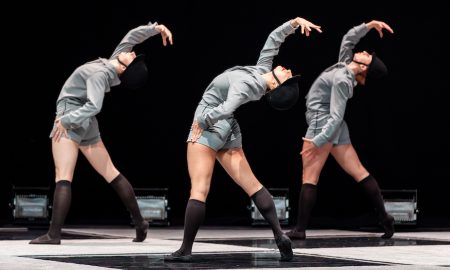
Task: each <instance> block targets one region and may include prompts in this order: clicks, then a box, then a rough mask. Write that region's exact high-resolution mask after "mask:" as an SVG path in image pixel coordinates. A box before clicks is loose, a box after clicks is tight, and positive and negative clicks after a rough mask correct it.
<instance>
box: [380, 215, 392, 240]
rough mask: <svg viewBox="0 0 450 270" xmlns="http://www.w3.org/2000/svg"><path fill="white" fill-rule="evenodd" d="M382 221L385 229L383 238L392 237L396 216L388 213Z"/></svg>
mask: <svg viewBox="0 0 450 270" xmlns="http://www.w3.org/2000/svg"><path fill="white" fill-rule="evenodd" d="M380 223H381V226H383V229H384V234H383V235H382V236H381V238H384V239H389V238H391V237H392V236H393V235H394V217H393V216H391V215H389V214H388V215H387V216H386V218H384V219H383V220H382V221H381V222H380Z"/></svg>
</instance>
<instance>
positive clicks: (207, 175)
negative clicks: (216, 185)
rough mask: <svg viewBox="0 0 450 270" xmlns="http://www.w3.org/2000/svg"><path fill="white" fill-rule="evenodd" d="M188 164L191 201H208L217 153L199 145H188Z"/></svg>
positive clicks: (190, 143) (189, 143)
mask: <svg viewBox="0 0 450 270" xmlns="http://www.w3.org/2000/svg"><path fill="white" fill-rule="evenodd" d="M187 162H188V170H189V176H190V178H191V196H190V199H195V200H199V201H202V202H205V201H206V198H207V197H208V193H209V188H210V185H211V177H212V173H213V170H214V163H215V162H216V151H215V150H213V149H212V148H209V147H208V146H205V145H202V144H199V143H192V142H188V143H187Z"/></svg>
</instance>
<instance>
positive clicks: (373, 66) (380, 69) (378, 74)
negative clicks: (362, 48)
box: [365, 53, 388, 85]
mask: <svg viewBox="0 0 450 270" xmlns="http://www.w3.org/2000/svg"><path fill="white" fill-rule="evenodd" d="M387 74H388V70H387V67H386V65H385V64H384V63H383V61H381V59H380V58H378V57H377V56H376V54H375V53H372V62H370V64H369V66H368V69H367V75H366V83H365V84H366V85H367V83H368V82H369V83H371V82H372V81H374V80H378V79H381V78H383V77H385V76H387Z"/></svg>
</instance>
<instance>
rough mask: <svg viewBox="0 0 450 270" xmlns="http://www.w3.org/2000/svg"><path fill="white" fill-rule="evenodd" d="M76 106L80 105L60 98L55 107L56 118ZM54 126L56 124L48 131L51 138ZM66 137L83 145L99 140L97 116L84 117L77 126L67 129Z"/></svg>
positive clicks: (74, 108)
mask: <svg viewBox="0 0 450 270" xmlns="http://www.w3.org/2000/svg"><path fill="white" fill-rule="evenodd" d="M78 108H80V105H78V104H72V103H70V102H68V101H64V100H62V101H60V102H58V105H57V108H56V118H59V117H61V116H63V115H65V114H68V113H70V112H71V111H73V110H76V109H78ZM55 127H56V125H55V124H53V128H52V131H51V132H50V138H52V137H53V134H54V133H55ZM63 136H65V135H63ZM67 138H68V139H71V140H72V141H75V142H76V143H78V144H79V145H83V146H85V145H92V144H95V143H97V142H99V141H100V139H101V138H100V130H99V128H98V121H97V118H96V117H95V116H93V117H90V118H88V119H86V120H85V121H84V122H83V123H82V124H81V125H80V126H79V127H78V128H74V129H68V130H67Z"/></svg>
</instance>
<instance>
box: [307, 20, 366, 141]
mask: <svg viewBox="0 0 450 270" xmlns="http://www.w3.org/2000/svg"><path fill="white" fill-rule="evenodd" d="M368 31H369V29H368V28H367V26H366V24H364V23H363V24H361V25H359V26H356V27H353V28H352V29H350V30H349V31H348V32H347V34H345V36H344V37H343V38H342V43H341V48H340V52H339V62H338V63H337V64H335V65H333V66H331V67H329V68H327V69H326V70H325V71H324V72H322V73H321V74H320V75H319V77H318V78H317V79H316V80H315V81H314V83H313V84H312V86H311V88H310V89H309V92H308V94H307V95H306V108H307V113H308V112H316V113H319V114H328V121H327V124H326V125H325V126H324V127H323V128H322V130H321V132H320V133H319V134H317V135H316V136H315V137H314V138H312V140H313V143H314V144H315V145H316V146H317V147H321V146H322V145H324V144H325V143H327V142H329V141H330V140H331V138H332V137H333V135H334V134H335V132H336V131H337V130H339V127H340V126H341V124H342V123H343V121H344V114H345V107H346V105H347V100H348V99H349V98H351V97H352V96H353V88H354V87H355V86H356V84H357V82H356V80H355V74H354V73H353V71H351V70H350V69H348V68H347V64H349V63H350V62H351V61H352V59H353V48H354V47H355V45H356V44H357V43H358V42H359V40H360V39H361V38H362V37H364V36H365V35H366V34H367V32H368Z"/></svg>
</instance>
